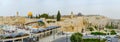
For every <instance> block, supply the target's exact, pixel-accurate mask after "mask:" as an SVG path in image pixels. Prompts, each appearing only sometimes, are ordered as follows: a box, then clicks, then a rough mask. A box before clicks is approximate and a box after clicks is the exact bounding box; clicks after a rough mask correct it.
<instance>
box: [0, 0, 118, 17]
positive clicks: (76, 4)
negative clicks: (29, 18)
mask: <svg viewBox="0 0 120 42" xmlns="http://www.w3.org/2000/svg"><path fill="white" fill-rule="evenodd" d="M58 10H60V11H61V14H62V15H67V14H70V12H71V11H73V12H74V13H75V14H77V13H79V12H81V13H83V14H85V15H87V14H100V15H104V16H107V17H110V18H117V19H118V18H119V19H120V0H0V16H13V15H15V14H16V12H17V11H18V12H19V14H20V15H21V16H26V15H27V13H28V12H29V11H32V12H33V14H35V15H36V14H39V13H40V14H41V13H49V15H53V14H55V15H56V14H57V11H58Z"/></svg>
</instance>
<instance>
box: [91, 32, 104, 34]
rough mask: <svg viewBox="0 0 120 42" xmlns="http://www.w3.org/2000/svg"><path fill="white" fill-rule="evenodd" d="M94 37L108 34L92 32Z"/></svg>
mask: <svg viewBox="0 0 120 42" xmlns="http://www.w3.org/2000/svg"><path fill="white" fill-rule="evenodd" d="M91 34H92V35H106V33H103V32H92V33H91Z"/></svg>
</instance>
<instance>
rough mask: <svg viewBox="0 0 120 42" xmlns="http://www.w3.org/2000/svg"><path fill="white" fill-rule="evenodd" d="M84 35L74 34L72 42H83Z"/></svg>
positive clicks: (71, 38)
mask: <svg viewBox="0 0 120 42" xmlns="http://www.w3.org/2000/svg"><path fill="white" fill-rule="evenodd" d="M82 36H83V35H82V34H81V33H74V34H72V36H71V37H70V40H71V42H82Z"/></svg>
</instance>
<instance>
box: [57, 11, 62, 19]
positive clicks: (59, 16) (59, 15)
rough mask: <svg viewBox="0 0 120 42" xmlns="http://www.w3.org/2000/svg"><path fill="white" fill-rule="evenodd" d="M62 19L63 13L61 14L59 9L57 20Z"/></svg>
mask: <svg viewBox="0 0 120 42" xmlns="http://www.w3.org/2000/svg"><path fill="white" fill-rule="evenodd" d="M60 20H61V14H60V11H58V13H57V21H60Z"/></svg>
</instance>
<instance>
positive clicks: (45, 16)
mask: <svg viewBox="0 0 120 42" xmlns="http://www.w3.org/2000/svg"><path fill="white" fill-rule="evenodd" d="M40 17H41V18H46V19H47V18H48V17H49V16H48V14H47V13H43V14H42V15H40Z"/></svg>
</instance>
